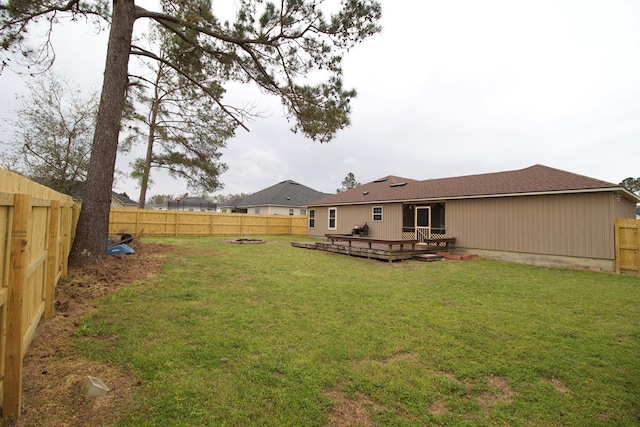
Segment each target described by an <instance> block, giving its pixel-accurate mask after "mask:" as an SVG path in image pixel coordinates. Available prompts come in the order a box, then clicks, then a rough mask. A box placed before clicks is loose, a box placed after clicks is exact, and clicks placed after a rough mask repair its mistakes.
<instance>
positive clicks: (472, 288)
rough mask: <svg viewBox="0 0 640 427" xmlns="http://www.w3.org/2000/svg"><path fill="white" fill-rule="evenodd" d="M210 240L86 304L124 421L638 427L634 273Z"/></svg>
mask: <svg viewBox="0 0 640 427" xmlns="http://www.w3.org/2000/svg"><path fill="white" fill-rule="evenodd" d="M294 240H303V239H301V238H289V237H286V238H285V237H269V238H267V243H266V244H263V245H233V244H228V243H225V239H220V238H197V239H186V238H185V239H162V240H160V239H156V240H154V241H159V242H166V243H170V244H174V245H177V246H181V247H183V248H184V251H182V252H181V253H180V254H179V255H175V256H173V257H171V258H170V259H169V260H168V262H167V264H166V265H165V267H164V269H163V273H162V275H161V276H160V277H157V278H155V279H153V280H149V281H145V282H138V283H135V284H133V285H130V286H128V287H126V288H124V289H122V290H120V291H119V292H117V293H116V294H113V295H111V296H108V297H105V298H103V299H102V300H100V301H99V302H98V310H97V313H96V314H94V315H92V316H91V317H90V318H88V319H85V321H84V322H83V324H82V325H81V326H80V330H82V333H81V334H77V337H76V341H77V348H78V349H79V351H81V352H82V353H83V354H84V355H85V356H87V357H90V358H92V359H96V360H100V361H107V362H110V363H112V364H115V365H121V366H123V369H126V370H128V371H130V372H131V373H132V374H133V375H134V376H135V377H136V378H139V379H140V380H141V382H142V386H140V387H139V388H138V393H137V395H136V397H135V399H133V401H132V402H130V406H128V407H121V408H118V416H119V420H118V422H117V424H116V425H121V426H144V425H147V426H159V425H162V426H173V425H175V426H187V425H189V426H218V425H225V426H327V425H345V426H346V425H360V426H365V425H374V426H425V425H433V426H457V425H468V426H495V425H505V426H507V425H508V426H520V425H527V426H627V425H640V278H638V277H629V276H621V275H614V274H604V273H595V272H589V271H576V270H565V269H556V268H541V267H533V266H526V265H519V264H511V263H503V262H497V261H492V260H485V259H475V260H470V261H462V262H457V261H443V262H430V263H424V262H419V261H405V262H399V263H393V264H390V263H387V262H380V261H374V260H367V259H364V258H354V257H348V256H345V255H336V254H329V253H325V252H320V251H312V250H307V249H300V248H294V247H292V246H291V245H290V242H291V241H294Z"/></svg>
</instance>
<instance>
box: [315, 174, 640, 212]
mask: <svg viewBox="0 0 640 427" xmlns="http://www.w3.org/2000/svg"><path fill="white" fill-rule="evenodd" d="M614 189H615V190H618V191H620V192H621V193H622V194H625V196H626V197H628V198H631V199H633V198H635V199H636V201H637V199H638V197H637V196H635V195H634V194H632V193H630V192H629V191H627V190H624V189H623V188H622V187H621V186H620V185H618V184H612V183H610V182H606V181H601V180H598V179H594V178H589V177H586V176H583V175H578V174H574V173H571V172H566V171H563V170H560V169H554V168H550V167H548V166H543V165H534V166H531V167H528V168H525V169H519V170H514V171H506V172H496V173H487V174H480V175H467V176H461V177H453V178H440V179H429V180H425V181H415V180H412V179H406V178H400V177H397V176H388V177H385V178H381V179H378V180H375V181H373V182H369V183H367V184H363V185H361V186H359V187H356V188H354V189H351V190H348V191H345V192H342V193H338V194H334V195H331V196H329V197H325V198H323V199H319V200H314V201H313V202H311V203H310V205H315V206H318V205H344V204H365V203H376V202H388V201H411V200H434V199H460V198H476V197H491V196H507V195H523V194H540V193H568V192H584V191H611V190H614Z"/></svg>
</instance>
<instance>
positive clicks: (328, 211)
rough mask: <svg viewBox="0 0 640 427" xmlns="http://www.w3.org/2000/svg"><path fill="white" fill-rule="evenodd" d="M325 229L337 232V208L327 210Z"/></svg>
mask: <svg viewBox="0 0 640 427" xmlns="http://www.w3.org/2000/svg"><path fill="white" fill-rule="evenodd" d="M331 211H333V212H334V214H333V227H332V226H331V219H332V218H331ZM327 229H328V230H337V229H338V208H335V207H334V208H328V209H327Z"/></svg>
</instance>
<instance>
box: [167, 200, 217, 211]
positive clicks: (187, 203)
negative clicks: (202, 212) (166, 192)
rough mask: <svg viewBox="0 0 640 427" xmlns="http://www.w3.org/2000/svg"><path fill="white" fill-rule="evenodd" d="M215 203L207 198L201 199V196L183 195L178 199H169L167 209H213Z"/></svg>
mask: <svg viewBox="0 0 640 427" xmlns="http://www.w3.org/2000/svg"><path fill="white" fill-rule="evenodd" d="M216 207H217V204H216V203H215V202H212V201H210V200H207V199H203V198H202V197H183V198H181V199H180V200H169V201H167V208H168V209H172V210H173V209H189V208H200V209H207V210H215V209H216Z"/></svg>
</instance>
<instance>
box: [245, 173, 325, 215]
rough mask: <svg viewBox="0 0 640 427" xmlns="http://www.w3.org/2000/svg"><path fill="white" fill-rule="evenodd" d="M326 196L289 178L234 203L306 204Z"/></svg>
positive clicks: (253, 204) (249, 204)
mask: <svg viewBox="0 0 640 427" xmlns="http://www.w3.org/2000/svg"><path fill="white" fill-rule="evenodd" d="M325 196H327V193H322V192H320V191H316V190H314V189H312V188H309V187H306V186H304V185H302V184H298V183H297V182H295V181H291V180H287V181H282V182H280V183H278V184H276V185H272V186H271V187H268V188H265V189H264V190H261V191H258V192H257V193H253V194H251V195H249V196H247V197H245V198H243V199H240V200H237V201H235V202H234V204H235V206H236V207H238V208H248V207H252V206H306V205H307V203H309V202H310V201H312V200H317V199H319V198H321V197H325Z"/></svg>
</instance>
